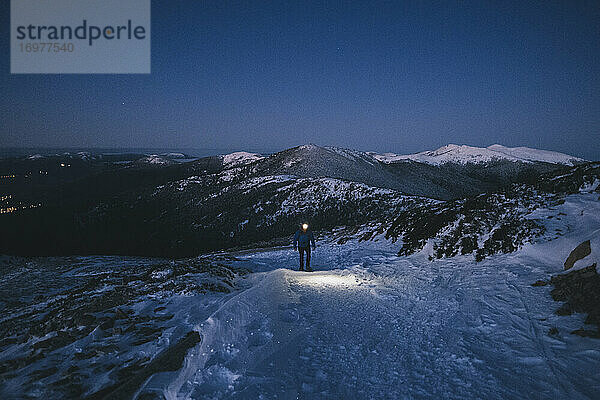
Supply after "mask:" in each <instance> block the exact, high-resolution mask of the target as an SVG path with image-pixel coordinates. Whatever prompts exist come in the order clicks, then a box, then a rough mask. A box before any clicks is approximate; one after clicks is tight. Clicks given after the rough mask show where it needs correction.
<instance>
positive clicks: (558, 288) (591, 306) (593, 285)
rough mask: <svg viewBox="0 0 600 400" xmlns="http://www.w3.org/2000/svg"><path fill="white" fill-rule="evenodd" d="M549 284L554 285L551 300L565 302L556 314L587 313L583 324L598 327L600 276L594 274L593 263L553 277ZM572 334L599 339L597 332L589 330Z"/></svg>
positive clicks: (599, 315)
mask: <svg viewBox="0 0 600 400" xmlns="http://www.w3.org/2000/svg"><path fill="white" fill-rule="evenodd" d="M550 283H551V284H553V285H554V289H552V292H551V295H552V298H553V299H554V300H556V301H564V302H565V303H564V304H563V305H562V306H561V307H560V308H559V309H558V310H556V314H558V315H570V314H572V313H574V312H579V313H587V314H588V316H587V318H586V320H585V323H586V324H593V325H596V326H598V327H600V276H599V275H598V273H597V272H596V264H595V263H594V264H593V265H590V266H589V267H587V268H583V269H580V270H576V271H572V272H569V273H568V274H564V275H557V276H553V277H552V279H551V280H550ZM590 332H591V333H590ZM572 333H574V334H579V335H583V336H589V337H600V335H599V334H598V332H597V331H590V330H589V329H578V330H576V331H573V332H572Z"/></svg>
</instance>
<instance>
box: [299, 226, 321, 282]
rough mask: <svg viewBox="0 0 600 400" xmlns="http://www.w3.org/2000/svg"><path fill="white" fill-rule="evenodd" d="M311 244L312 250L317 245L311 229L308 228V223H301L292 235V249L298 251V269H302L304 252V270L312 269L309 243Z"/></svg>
mask: <svg viewBox="0 0 600 400" xmlns="http://www.w3.org/2000/svg"><path fill="white" fill-rule="evenodd" d="M311 244H312V247H313V250H314V249H315V248H316V247H317V246H316V244H315V237H314V236H313V233H312V231H310V230H309V229H308V224H302V226H301V227H300V229H298V230H297V231H296V234H295V235H294V250H298V252H299V253H300V271H304V253H306V270H307V271H309V272H310V271H312V268H310V245H311Z"/></svg>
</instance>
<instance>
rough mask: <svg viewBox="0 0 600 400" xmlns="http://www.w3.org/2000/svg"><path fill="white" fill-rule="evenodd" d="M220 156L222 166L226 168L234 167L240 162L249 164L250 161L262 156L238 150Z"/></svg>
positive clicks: (259, 158)
mask: <svg viewBox="0 0 600 400" xmlns="http://www.w3.org/2000/svg"><path fill="white" fill-rule="evenodd" d="M221 157H222V158H223V166H225V167H227V168H231V167H235V166H238V165H242V164H249V163H251V162H254V161H257V160H261V159H263V158H264V157H263V156H261V155H260V154H258V153H248V152H245V151H238V152H235V153H230V154H226V155H224V156H221Z"/></svg>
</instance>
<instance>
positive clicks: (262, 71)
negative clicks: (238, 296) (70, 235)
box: [0, 0, 600, 160]
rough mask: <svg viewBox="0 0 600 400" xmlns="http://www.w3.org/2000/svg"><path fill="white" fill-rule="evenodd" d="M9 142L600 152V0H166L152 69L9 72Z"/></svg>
mask: <svg viewBox="0 0 600 400" xmlns="http://www.w3.org/2000/svg"><path fill="white" fill-rule="evenodd" d="M9 11H10V5H9V1H8V0H4V1H2V2H1V3H0V22H1V24H0V34H1V39H0V51H1V52H2V54H3V57H2V59H1V60H2V62H1V64H0V90H1V93H2V96H1V97H0V147H16V146H18V147H38V146H41V147H46V146H47V147H103V148H106V147H162V148H180V149H181V148H186V147H190V148H203V147H209V148H223V149H232V150H239V149H265V150H278V149H282V148H286V147H291V146H294V145H298V144H303V143H308V142H311V143H316V144H321V145H337V146H343V147H350V148H356V149H361V150H374V151H391V152H396V153H411V152H417V151H422V150H427V149H433V148H437V147H439V146H442V145H444V144H448V143H456V144H470V145H475V146H487V145H490V144H494V143H500V144H504V145H507V146H529V147H537V148H543V149H549V150H556V151H561V152H566V153H570V154H573V155H577V156H581V157H585V158H588V159H596V160H597V159H600V2H598V1H597V0H595V1H574V0H568V1H567V0H564V1H535V2H533V1H530V2H528V1H515V2H512V1H502V2H500V1H472V2H470V1H456V2H455V1H440V2H424V1H414V2H413V1H400V0H398V1H388V2H375V1H372V2H366V1H365V2H358V1H340V2H337V1H327V2H312V1H290V2H266V1H239V2H238V1H236V2H234V1H224V0H218V1H212V0H195V1H180V0H178V1H153V2H152V74H150V75H142V76H139V75H10V73H9V70H10V68H9V67H10V60H9V37H10V36H9V26H10V19H9Z"/></svg>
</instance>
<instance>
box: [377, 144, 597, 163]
mask: <svg viewBox="0 0 600 400" xmlns="http://www.w3.org/2000/svg"><path fill="white" fill-rule="evenodd" d="M372 155H373V157H375V158H376V159H378V160H379V161H381V162H384V163H393V162H401V161H415V162H420V163H425V164H431V165H442V164H446V163H455V164H481V163H487V162H491V161H502V160H506V161H514V162H524V163H532V162H545V163H549V164H564V165H575V164H577V163H580V162H584V161H585V160H583V159H581V158H577V157H573V156H570V155H568V154H563V153H557V152H555V151H548V150H537V149H531V148H528V147H505V146H502V145H499V144H494V145H492V146H489V147H473V146H466V145H456V144H449V145H446V146H442V147H440V148H439V149H437V150H433V151H423V152H421V153H416V154H407V155H399V154H393V153H385V154H374V153H372Z"/></svg>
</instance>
